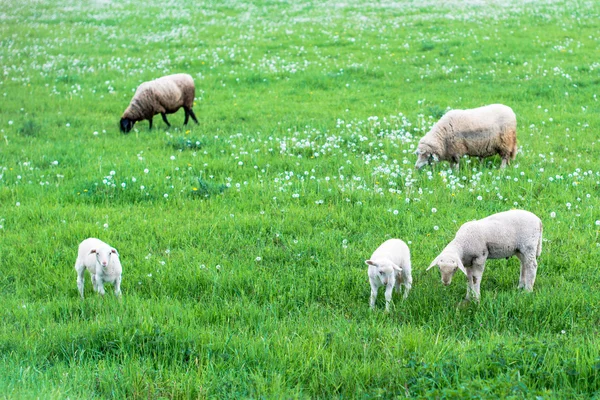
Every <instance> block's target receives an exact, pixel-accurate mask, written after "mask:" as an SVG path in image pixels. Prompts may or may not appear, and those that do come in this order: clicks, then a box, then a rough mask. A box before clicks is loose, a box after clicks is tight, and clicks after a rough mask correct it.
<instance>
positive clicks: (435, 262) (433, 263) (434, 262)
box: [425, 257, 438, 271]
mask: <svg viewBox="0 0 600 400" xmlns="http://www.w3.org/2000/svg"><path fill="white" fill-rule="evenodd" d="M437 262H438V259H437V257H436V258H435V260H433V261H432V262H431V264H430V265H429V267H427V269H426V270H425V271H429V270H430V269H431V268H433V267H435V266H436V265H437Z"/></svg>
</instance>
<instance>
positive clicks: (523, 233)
mask: <svg viewBox="0 0 600 400" xmlns="http://www.w3.org/2000/svg"><path fill="white" fill-rule="evenodd" d="M542 230H543V227H542V221H541V220H540V219H539V218H538V217H537V216H536V215H535V214H533V213H531V212H529V211H524V210H510V211H505V212H500V213H497V214H493V215H490V216H489V217H486V218H483V219H480V220H476V221H470V222H466V223H464V224H463V225H462V226H461V227H460V228H459V229H458V232H456V236H455V237H454V239H453V240H452V241H451V242H450V243H449V244H448V245H447V246H446V247H445V248H444V250H442V252H441V253H440V255H438V256H437V257H436V258H435V259H434V260H433V262H432V263H431V265H430V266H429V267H428V268H427V271H429V270H430V269H431V268H433V267H434V266H438V267H439V269H440V273H441V276H442V283H443V284H444V285H445V286H448V285H449V284H450V283H451V282H452V276H453V275H454V273H455V272H456V270H457V269H460V270H461V271H462V272H463V273H464V274H465V275H466V276H467V295H466V298H465V300H466V301H470V300H471V296H474V297H475V300H476V301H479V298H480V292H479V285H480V284H481V277H482V275H483V270H484V267H485V260H487V259H488V258H492V259H494V258H506V259H508V258H510V257H512V256H513V255H516V256H517V257H518V258H519V261H520V262H521V276H520V279H519V286H518V288H519V289H525V290H526V291H528V292H531V291H532V290H533V284H534V283H535V276H536V273H537V267H538V264H537V257H539V256H540V254H541V253H542Z"/></svg>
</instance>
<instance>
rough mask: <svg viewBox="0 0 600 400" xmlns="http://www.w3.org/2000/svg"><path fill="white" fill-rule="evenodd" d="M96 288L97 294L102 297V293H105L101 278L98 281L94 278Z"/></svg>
mask: <svg viewBox="0 0 600 400" xmlns="http://www.w3.org/2000/svg"><path fill="white" fill-rule="evenodd" d="M96 287H97V288H98V293H100V294H101V295H102V296H104V293H106V292H105V291H104V282H103V281H102V278H100V279H98V276H96Z"/></svg>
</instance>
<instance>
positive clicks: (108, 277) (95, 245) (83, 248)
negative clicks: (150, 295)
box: [75, 238, 123, 299]
mask: <svg viewBox="0 0 600 400" xmlns="http://www.w3.org/2000/svg"><path fill="white" fill-rule="evenodd" d="M86 269H87V270H88V271H89V272H90V277H91V279H92V285H93V286H94V290H95V291H97V292H98V293H100V294H101V295H104V284H105V283H113V284H114V286H115V295H117V296H120V295H121V274H122V272H123V268H122V267H121V261H120V260H119V253H118V252H117V250H116V249H115V248H114V247H111V246H109V245H108V244H106V243H104V242H103V241H102V240H100V239H96V238H89V239H85V240H84V241H83V242H81V243H80V244H79V250H78V252H77V260H76V261H75V270H76V271H77V288H78V289H79V294H80V295H81V298H82V299H83V281H84V279H83V278H84V274H85V270H86Z"/></svg>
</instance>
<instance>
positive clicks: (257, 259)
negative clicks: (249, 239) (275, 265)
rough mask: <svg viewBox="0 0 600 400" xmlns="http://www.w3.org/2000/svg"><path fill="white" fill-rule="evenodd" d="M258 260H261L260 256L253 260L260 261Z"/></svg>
mask: <svg viewBox="0 0 600 400" xmlns="http://www.w3.org/2000/svg"><path fill="white" fill-rule="evenodd" d="M260 260H262V258H260V257H256V258H255V259H254V261H256V262H258V261H260Z"/></svg>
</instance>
